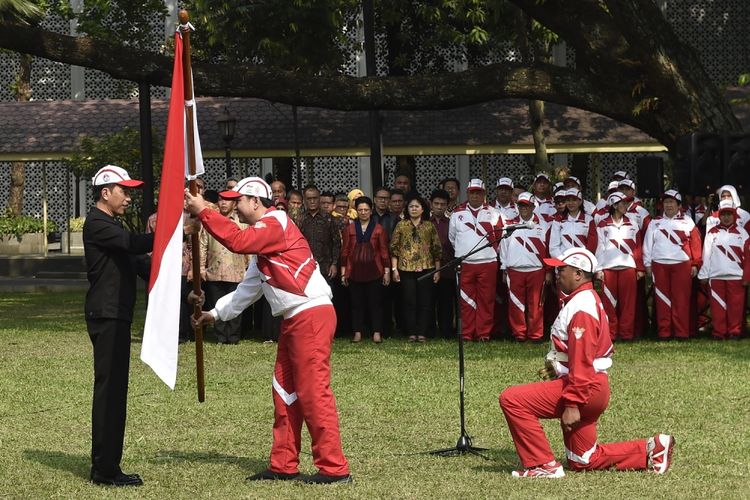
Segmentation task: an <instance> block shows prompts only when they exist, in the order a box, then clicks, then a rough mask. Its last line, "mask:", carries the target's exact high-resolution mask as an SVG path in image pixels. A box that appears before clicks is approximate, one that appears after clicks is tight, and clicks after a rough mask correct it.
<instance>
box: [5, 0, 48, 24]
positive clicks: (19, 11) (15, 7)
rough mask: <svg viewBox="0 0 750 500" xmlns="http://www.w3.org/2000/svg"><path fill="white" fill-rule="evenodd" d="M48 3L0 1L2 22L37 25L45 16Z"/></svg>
mask: <svg viewBox="0 0 750 500" xmlns="http://www.w3.org/2000/svg"><path fill="white" fill-rule="evenodd" d="M45 5H46V2H44V1H36V2H35V1H31V0H0V21H10V22H15V23H23V24H29V23H35V22H36V21H38V20H39V19H41V18H42V17H43V16H44V10H45Z"/></svg>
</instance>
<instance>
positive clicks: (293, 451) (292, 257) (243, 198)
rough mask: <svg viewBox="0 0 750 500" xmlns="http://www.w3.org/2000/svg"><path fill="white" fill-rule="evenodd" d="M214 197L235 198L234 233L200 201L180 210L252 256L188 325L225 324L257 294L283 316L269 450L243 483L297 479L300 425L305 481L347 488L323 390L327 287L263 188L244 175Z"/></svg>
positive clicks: (332, 405)
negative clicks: (310, 469)
mask: <svg viewBox="0 0 750 500" xmlns="http://www.w3.org/2000/svg"><path fill="white" fill-rule="evenodd" d="M220 196H222V197H224V198H228V199H235V200H237V212H238V214H239V217H240V221H241V222H245V223H247V224H249V227H247V228H246V229H240V228H239V227H238V226H237V224H235V223H234V222H233V221H232V220H230V219H228V218H226V217H223V216H221V214H220V213H219V212H217V211H215V210H211V209H208V208H206V207H207V205H206V202H205V201H204V200H203V198H202V197H200V196H192V195H191V194H190V193H189V192H187V191H186V192H185V200H186V202H187V208H188V210H189V211H190V213H192V214H193V215H198V217H199V218H200V221H201V223H202V224H203V227H204V228H205V229H206V230H207V231H208V232H209V233H210V234H211V236H213V237H214V238H216V239H217V240H218V241H219V242H220V243H221V244H222V245H224V246H225V247H227V248H228V249H229V250H231V251H233V252H236V253H243V254H256V255H257V259H255V260H254V261H253V262H252V263H251V264H250V266H249V267H248V269H247V272H246V273H245V277H244V278H243V280H242V282H241V283H240V284H239V285H238V286H237V289H236V290H235V291H234V292H232V293H229V294H228V295H225V296H223V297H221V298H220V299H219V300H218V301H217V302H216V306H215V307H214V309H212V310H211V311H209V312H204V313H203V314H202V315H201V316H200V317H199V318H198V319H197V320H194V324H196V325H199V324H206V323H212V322H214V321H215V320H217V319H220V320H222V321H228V320H230V319H232V318H236V317H237V316H239V315H240V314H241V313H242V311H244V310H245V309H246V308H247V307H248V306H249V305H250V304H252V303H253V302H255V301H256V300H258V299H259V298H260V297H261V296H263V295H264V296H265V297H266V300H267V301H268V303H269V304H270V306H271V312H272V313H273V315H274V316H283V317H284V320H283V321H282V322H281V334H280V336H279V347H278V352H277V355H276V366H275V368H274V375H273V406H274V424H273V446H272V448H271V464H270V466H269V468H268V470H265V471H262V472H259V473H258V474H255V475H253V476H250V477H248V479H249V480H263V479H270V480H296V479H299V478H300V474H299V470H298V466H299V454H300V445H301V433H302V423H303V422H304V423H305V424H307V429H308V430H309V431H310V437H311V441H312V455H313V462H314V463H315V466H316V467H317V468H318V469H319V472H318V473H317V474H315V475H313V476H310V477H308V478H306V479H305V481H306V482H308V483H321V484H326V483H349V482H351V480H352V479H351V475H350V474H349V464H348V463H347V460H346V458H345V457H344V453H343V451H342V449H341V437H340V435H339V419H338V415H337V413H336V400H335V398H334V396H333V391H332V390H331V386H330V382H331V365H330V360H331V344H332V342H333V334H334V333H335V331H336V313H335V312H334V310H333V305H331V289H330V287H329V286H328V283H326V280H325V279H324V278H323V275H322V274H320V270H319V269H318V264H317V263H316V262H315V259H314V258H313V256H312V252H311V251H310V247H309V246H308V244H307V241H306V240H305V237H304V236H303V235H302V233H301V232H300V230H299V229H298V228H297V226H296V225H295V224H294V223H292V221H291V220H290V219H289V217H287V215H286V212H284V211H282V210H276V209H274V208H273V207H272V206H271V204H272V201H271V198H272V194H271V187H270V186H269V185H268V184H267V183H266V182H265V181H264V180H263V179H261V178H259V177H247V178H245V179H242V180H241V181H240V182H238V183H237V185H236V186H235V188H234V189H233V190H231V191H223V192H221V193H220Z"/></svg>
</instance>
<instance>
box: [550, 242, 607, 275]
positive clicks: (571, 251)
mask: <svg viewBox="0 0 750 500" xmlns="http://www.w3.org/2000/svg"><path fill="white" fill-rule="evenodd" d="M544 263H545V264H547V265H548V266H550V267H563V266H571V267H575V268H577V269H580V270H582V271H586V272H588V273H593V272H594V270H595V269H596V266H597V265H598V263H597V261H596V257H594V254H592V253H591V252H589V251H588V250H586V249H585V248H578V247H571V248H568V249H567V250H565V251H564V252H563V254H562V255H561V256H560V258H559V259H544Z"/></svg>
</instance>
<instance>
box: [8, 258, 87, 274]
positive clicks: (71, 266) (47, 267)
mask: <svg viewBox="0 0 750 500" xmlns="http://www.w3.org/2000/svg"><path fill="white" fill-rule="evenodd" d="M45 272H53V273H76V274H79V273H83V277H84V278H85V277H86V261H85V259H84V257H83V256H82V255H59V254H58V255H54V254H52V255H48V256H47V257H44V256H42V255H3V256H0V277H5V278H31V277H34V276H37V275H38V274H39V273H45Z"/></svg>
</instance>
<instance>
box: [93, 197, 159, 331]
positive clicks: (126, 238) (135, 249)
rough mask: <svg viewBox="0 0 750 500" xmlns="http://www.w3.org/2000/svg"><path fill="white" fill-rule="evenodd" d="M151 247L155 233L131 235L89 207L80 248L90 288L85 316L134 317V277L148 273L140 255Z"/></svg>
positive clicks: (101, 212)
mask: <svg viewBox="0 0 750 500" xmlns="http://www.w3.org/2000/svg"><path fill="white" fill-rule="evenodd" d="M153 246H154V234H153V233H151V234H141V235H136V234H132V233H131V232H130V231H128V230H126V229H125V228H124V227H123V225H122V222H120V221H119V220H118V219H116V218H114V217H112V216H110V215H108V214H107V213H105V212H103V211H102V210H100V209H99V208H97V207H92V208H91V211H90V212H89V214H88V216H87V217H86V222H85V223H84V225H83V248H84V252H85V254H86V269H87V276H88V280H89V285H90V286H89V291H88V293H87V294H86V306H85V312H86V319H98V318H107V319H121V320H125V321H132V320H133V308H134V307H135V295H136V276H138V275H140V276H142V277H144V278H147V276H148V264H147V258H146V257H145V256H144V255H143V254H145V253H147V252H150V251H151V250H152V249H153Z"/></svg>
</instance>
